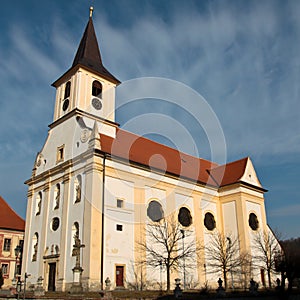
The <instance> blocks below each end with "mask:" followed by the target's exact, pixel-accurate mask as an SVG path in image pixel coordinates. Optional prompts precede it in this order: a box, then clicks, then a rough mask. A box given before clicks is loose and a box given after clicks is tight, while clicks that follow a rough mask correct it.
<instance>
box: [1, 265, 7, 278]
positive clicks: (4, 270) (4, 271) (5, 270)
mask: <svg viewBox="0 0 300 300" xmlns="http://www.w3.org/2000/svg"><path fill="white" fill-rule="evenodd" d="M1 268H2V274H3V275H7V274H8V264H1Z"/></svg>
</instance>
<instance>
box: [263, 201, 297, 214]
mask: <svg viewBox="0 0 300 300" xmlns="http://www.w3.org/2000/svg"><path fill="white" fill-rule="evenodd" d="M268 215H269V216H270V217H291V216H299V215H300V204H295V205H285V206H284V207H280V208H277V209H270V210H269V213H268Z"/></svg>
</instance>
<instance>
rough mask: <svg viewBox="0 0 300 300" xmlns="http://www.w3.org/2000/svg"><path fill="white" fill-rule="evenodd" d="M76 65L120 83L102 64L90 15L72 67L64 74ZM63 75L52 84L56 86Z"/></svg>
mask: <svg viewBox="0 0 300 300" xmlns="http://www.w3.org/2000/svg"><path fill="white" fill-rule="evenodd" d="M77 66H82V67H86V68H88V69H89V70H91V71H94V72H96V73H97V74H99V75H101V76H103V78H105V79H107V80H109V81H111V82H113V83H117V84H118V83H120V81H119V80H118V79H117V78H116V77H115V76H113V75H112V74H111V73H110V72H109V71H108V70H107V69H106V68H105V67H104V66H103V64H102V59H101V54H100V50H99V46H98V41H97V37H96V33H95V29H94V24H93V19H92V17H90V18H89V21H88V23H87V25H86V28H85V31H84V34H83V36H82V38H81V41H80V44H79V47H78V49H77V52H76V55H75V58H74V61H73V64H72V67H71V68H70V69H69V70H68V71H67V72H66V73H65V74H64V75H66V74H67V73H68V72H69V71H70V70H72V69H73V68H75V67H77ZM64 75H62V76H61V77H60V78H59V79H58V80H56V81H55V82H54V83H53V84H52V85H54V86H56V83H57V82H58V81H59V80H60V79H61V78H62V77H64Z"/></svg>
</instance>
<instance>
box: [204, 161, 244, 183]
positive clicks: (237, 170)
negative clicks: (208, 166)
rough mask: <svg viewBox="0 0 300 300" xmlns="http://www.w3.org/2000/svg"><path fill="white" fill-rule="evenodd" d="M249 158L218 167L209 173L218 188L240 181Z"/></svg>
mask: <svg viewBox="0 0 300 300" xmlns="http://www.w3.org/2000/svg"><path fill="white" fill-rule="evenodd" d="M247 161H248V157H245V158H242V159H240V160H236V161H234V162H231V163H228V164H226V165H222V166H218V167H216V168H214V169H212V170H210V171H209V173H210V175H211V177H212V178H213V180H214V181H215V182H216V184H217V185H218V186H224V185H229V184H233V183H236V182H238V181H240V179H241V178H242V176H243V175H244V173H245V169H246V165H247Z"/></svg>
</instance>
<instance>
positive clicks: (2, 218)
mask: <svg viewBox="0 0 300 300" xmlns="http://www.w3.org/2000/svg"><path fill="white" fill-rule="evenodd" d="M0 228H1V229H12V230H18V231H25V221H24V220H23V219H22V218H21V217H20V216H19V215H17V214H16V212H15V211H14V210H13V209H12V208H11V207H10V206H9V205H8V204H7V203H6V201H5V200H4V199H3V198H2V197H1V196H0Z"/></svg>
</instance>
